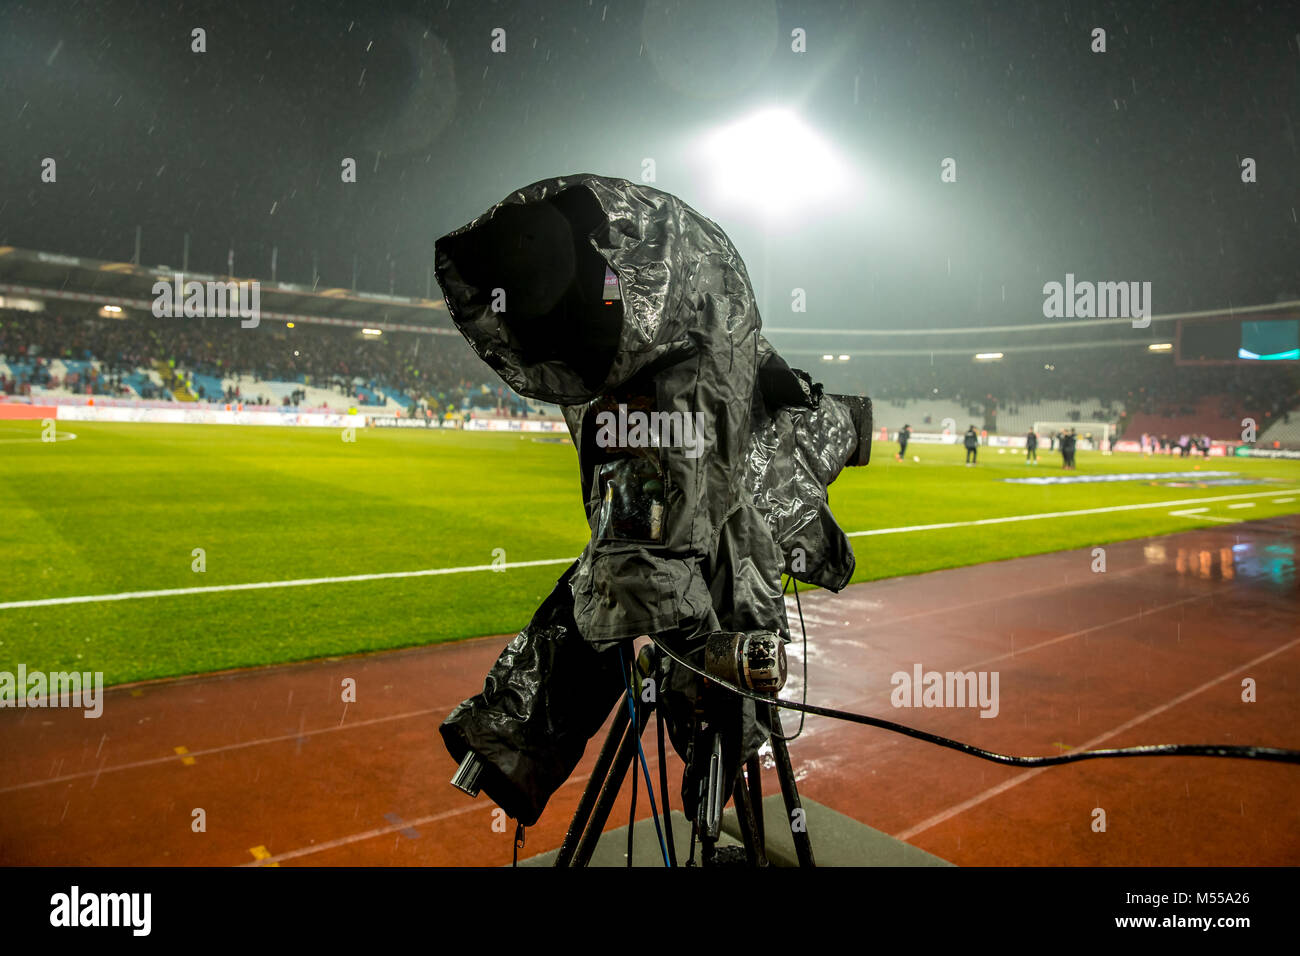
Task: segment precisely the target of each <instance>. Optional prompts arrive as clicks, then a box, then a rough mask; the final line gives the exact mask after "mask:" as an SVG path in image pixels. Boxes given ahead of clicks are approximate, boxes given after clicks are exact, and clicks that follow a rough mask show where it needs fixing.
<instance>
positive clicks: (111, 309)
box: [104, 305, 122, 312]
mask: <svg viewBox="0 0 1300 956" xmlns="http://www.w3.org/2000/svg"><path fill="white" fill-rule="evenodd" d="M104 311H105V312H121V311H122V307H121V306H120V305H106V306H104Z"/></svg>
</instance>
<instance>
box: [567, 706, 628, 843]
mask: <svg viewBox="0 0 1300 956" xmlns="http://www.w3.org/2000/svg"><path fill="white" fill-rule="evenodd" d="M626 704H627V701H626V700H625V701H623V702H622V706H623V708H624V712H625V713H626V710H627V708H626ZM637 711H638V713H637V730H638V731H639V732H644V731H645V725H646V722H645V719H644V718H645V712H644V711H643V710H642V708H640V707H638V708H637ZM630 719H631V717H630V715H629V720H630ZM639 736H640V733H633V732H632V728H631V727H628V728H627V730H626V733H624V734H623V740H622V742H621V743H620V744H619V747H618V753H617V754H615V756H614V760H613V765H612V766H611V767H610V770H609V775H608V776H607V777H606V778H605V780H604V783H603V784H602V786H601V788H600V796H599V797H597V799H596V805H595V807H594V808H593V810H592V813H591V819H590V820H589V821H588V822H587V827H586V831H585V832H584V833H583V835H582V839H581V840H580V841H579V842H578V848H577V850H576V851H575V853H574V857H573V863H572V865H573V866H586V865H587V864H588V863H590V862H591V854H592V853H593V852H595V850H596V844H597V843H599V842H600V837H601V834H602V832H604V829H605V822H606V821H607V820H608V819H609V814H610V811H611V810H613V808H614V801H615V800H616V799H617V798H618V792H619V790H620V789H622V787H623V778H624V777H625V776H627V771H628V768H629V767H630V766H631V765H632V760H633V758H634V757H635V756H636V748H637V739H638V737H639Z"/></svg>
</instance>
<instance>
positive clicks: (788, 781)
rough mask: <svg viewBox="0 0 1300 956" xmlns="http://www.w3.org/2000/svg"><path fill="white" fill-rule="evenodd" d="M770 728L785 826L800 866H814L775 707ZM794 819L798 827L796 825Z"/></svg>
mask: <svg viewBox="0 0 1300 956" xmlns="http://www.w3.org/2000/svg"><path fill="white" fill-rule="evenodd" d="M769 710H770V713H771V727H772V756H773V757H775V758H776V776H777V779H778V780H780V781H781V796H783V797H784V798H785V813H786V826H788V827H790V835H791V836H792V837H794V851H795V853H796V855H797V856H798V857H799V865H800V866H816V865H817V863H816V862H815V861H814V860H813V849H812V840H810V839H809V838H808V827H807V824H806V823H805V820H804V812H803V807H802V806H800V804H799V790H798V788H797V787H796V786H795V784H794V767H793V766H792V765H791V764H790V751H789V750H788V749H787V748H786V746H785V739H784V734H785V731H783V730H782V729H781V716H780V713H779V711H778V710H777V709H776V708H775V707H769ZM796 811H797V812H796ZM796 819H797V821H798V825H796Z"/></svg>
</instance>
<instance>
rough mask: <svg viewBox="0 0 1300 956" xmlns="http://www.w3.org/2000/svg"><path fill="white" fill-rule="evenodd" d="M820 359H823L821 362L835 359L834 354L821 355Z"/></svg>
mask: <svg viewBox="0 0 1300 956" xmlns="http://www.w3.org/2000/svg"><path fill="white" fill-rule="evenodd" d="M822 361H823V362H834V361H835V356H834V355H823V356H822Z"/></svg>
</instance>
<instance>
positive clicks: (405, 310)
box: [0, 246, 459, 336]
mask: <svg viewBox="0 0 1300 956" xmlns="http://www.w3.org/2000/svg"><path fill="white" fill-rule="evenodd" d="M178 274H182V273H181V272H180V270H178V269H175V268H173V267H171V266H166V265H158V266H141V265H136V264H134V263H130V262H104V261H102V260H99V259H86V258H83V257H81V256H68V255H63V254H61V253H54V252H39V251H33V250H27V249H17V248H15V247H13V246H0V297H14V296H22V297H29V298H33V299H40V300H45V299H53V300H62V301H67V302H83V303H93V304H95V305H99V306H104V305H115V306H119V307H121V308H123V309H137V310H144V311H150V310H151V309H152V306H153V302H154V300H155V299H156V298H157V295H156V293H155V292H154V285H155V283H157V282H160V281H161V282H166V283H168V284H169V285H170V284H172V283H173V282H174V281H175V278H176V276H177V275H178ZM182 278H183V281H185V282H189V281H190V280H197V281H199V282H210V281H215V282H243V281H255V282H257V283H258V289H259V295H260V304H261V317H262V318H265V319H278V320H283V321H291V322H303V323H308V324H313V323H314V324H318V325H341V326H349V327H356V328H362V327H378V328H382V329H385V330H393V331H404V332H425V333H433V334H445V335H457V336H459V333H458V332H456V331H455V329H453V328H452V326H451V323H450V322H449V321H448V318H447V307H446V304H445V303H444V302H443V301H442V300H440V299H423V298H412V297H409V296H398V295H383V294H381V293H377V292H361V291H357V290H353V289H341V288H316V289H313V288H309V287H307V286H303V285H296V284H294V283H290V282H266V281H264V280H261V279H255V280H245V279H239V278H238V277H235V276H218V275H212V274H211V273H206V272H194V271H190V272H185V273H183V274H182Z"/></svg>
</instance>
